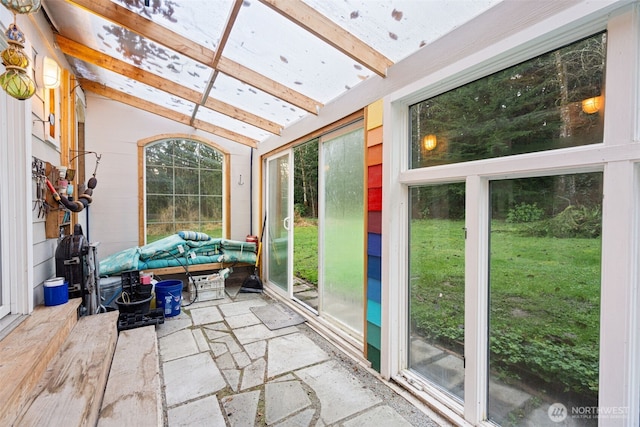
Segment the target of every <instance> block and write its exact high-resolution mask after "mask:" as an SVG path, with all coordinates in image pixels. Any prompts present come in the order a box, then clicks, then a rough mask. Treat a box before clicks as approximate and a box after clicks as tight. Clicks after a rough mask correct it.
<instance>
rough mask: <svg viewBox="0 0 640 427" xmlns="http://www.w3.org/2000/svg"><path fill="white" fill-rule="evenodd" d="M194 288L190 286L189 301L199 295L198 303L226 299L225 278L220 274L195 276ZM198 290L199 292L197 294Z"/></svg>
mask: <svg viewBox="0 0 640 427" xmlns="http://www.w3.org/2000/svg"><path fill="white" fill-rule="evenodd" d="M193 284H194V285H195V287H194V286H189V300H191V301H193V300H194V299H195V297H196V295H197V297H198V301H209V300H214V299H222V298H224V277H223V276H220V275H219V274H209V275H206V276H194V277H193ZM196 289H197V292H196Z"/></svg>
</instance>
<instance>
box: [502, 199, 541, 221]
mask: <svg viewBox="0 0 640 427" xmlns="http://www.w3.org/2000/svg"><path fill="white" fill-rule="evenodd" d="M543 215H544V210H543V209H542V208H539V207H538V206H537V204H536V203H533V204H528V203H524V202H523V203H520V204H519V205H516V206H514V207H513V208H511V209H509V213H507V222H511V223H522V222H534V221H539V220H540V219H542V216H543Z"/></svg>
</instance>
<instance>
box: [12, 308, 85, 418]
mask: <svg viewBox="0 0 640 427" xmlns="http://www.w3.org/2000/svg"><path fill="white" fill-rule="evenodd" d="M80 303H81V300H80V298H77V299H73V300H71V301H69V302H67V303H66V304H62V305H57V306H53V307H45V306H38V307H36V309H35V310H34V311H33V313H31V314H30V315H29V316H26V318H25V319H24V321H22V323H20V325H18V326H17V327H16V328H15V329H14V330H13V331H11V333H9V334H8V335H7V336H6V337H4V339H3V340H2V341H0V378H2V386H0V402H2V404H0V425H2V426H7V425H12V423H13V422H14V420H15V418H16V417H17V416H18V413H19V412H20V410H21V408H22V407H23V406H24V404H25V401H26V400H28V399H29V398H30V396H31V394H32V392H33V389H34V387H35V386H36V384H37V383H38V381H39V380H40V378H41V377H42V375H43V374H44V372H45V371H46V369H47V366H48V365H49V363H50V362H51V360H52V359H53V358H54V357H55V356H56V354H57V353H58V352H59V350H60V348H61V347H62V345H63V344H64V342H65V340H66V339H67V337H68V336H69V333H70V332H71V330H72V329H73V328H74V326H75V325H76V323H77V321H78V307H79V306H80Z"/></svg>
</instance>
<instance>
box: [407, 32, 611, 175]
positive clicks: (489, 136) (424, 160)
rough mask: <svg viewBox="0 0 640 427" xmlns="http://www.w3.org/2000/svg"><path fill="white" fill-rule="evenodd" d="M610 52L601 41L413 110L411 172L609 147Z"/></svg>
mask: <svg viewBox="0 0 640 427" xmlns="http://www.w3.org/2000/svg"><path fill="white" fill-rule="evenodd" d="M605 51H606V34H598V35H595V36H593V37H590V38H588V39H585V40H582V41H580V42H577V43H574V44H572V45H569V46H566V47H564V48H562V49H558V50H556V51H553V52H550V53H547V54H545V55H541V56H539V57H537V58H534V59H531V60H529V61H526V62H524V63H522V64H519V65H516V66H514V67H511V68H508V69H506V70H503V71H500V72H498V73H495V74H493V75H490V76H488V77H485V78H482V79H479V80H476V81H474V82H472V83H469V84H467V85H465V86H462V87H459V88H457V89H454V90H451V91H449V92H446V93H443V94H441V95H438V96H436V97H434V98H431V99H428V100H426V101H423V102H420V103H418V104H415V105H413V106H412V107H411V108H410V116H411V150H410V155H411V161H410V165H411V167H412V168H421V167H425V166H433V165H439V164H449V163H456V162H464V161H469V160H478V159H487V158H493V157H501V156H508V155H513V154H519V153H529V152H536V151H544V150H551V149H555V148H563V147H572V146H577V145H586V144H594V143H599V142H602V138H603V118H604V111H603V109H602V108H603V106H604V102H603V100H604V98H603V88H604V64H605ZM586 100H590V101H586ZM583 101H586V102H587V104H588V105H585V106H583ZM589 102H591V104H589Z"/></svg>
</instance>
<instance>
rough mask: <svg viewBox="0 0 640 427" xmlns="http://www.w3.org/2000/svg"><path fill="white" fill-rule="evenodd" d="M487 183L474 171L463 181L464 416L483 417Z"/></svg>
mask: <svg viewBox="0 0 640 427" xmlns="http://www.w3.org/2000/svg"><path fill="white" fill-rule="evenodd" d="M488 224H489V185H488V180H487V179H484V178H481V177H479V176H477V175H475V176H470V177H468V178H467V181H466V200H465V228H466V230H465V231H466V242H465V322H464V323H465V338H464V341H465V346H464V348H465V399H464V401H465V405H464V418H465V419H466V420H467V421H469V422H471V423H473V424H477V423H478V422H480V421H482V420H484V419H486V412H487V410H486V408H487V377H488V375H487V351H488V348H487V341H488V310H489V301H488V299H489V298H488V295H489V291H488V274H489V273H488V266H489V233H488Z"/></svg>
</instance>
